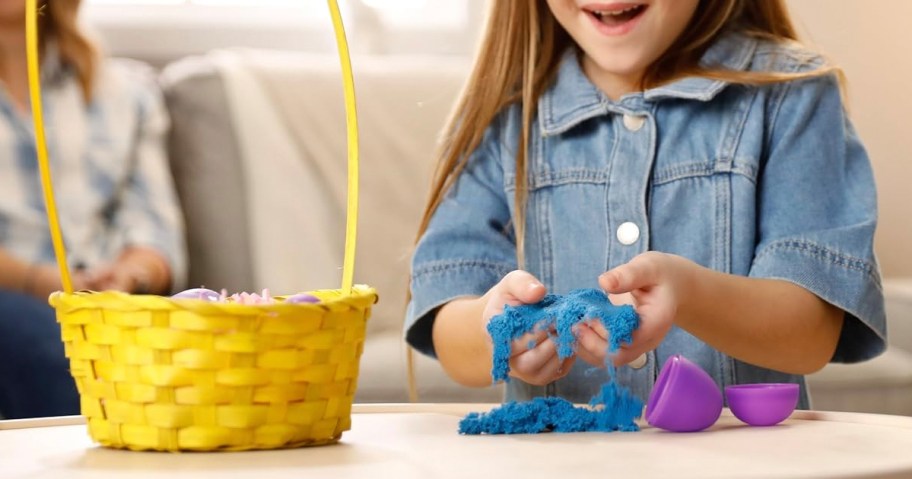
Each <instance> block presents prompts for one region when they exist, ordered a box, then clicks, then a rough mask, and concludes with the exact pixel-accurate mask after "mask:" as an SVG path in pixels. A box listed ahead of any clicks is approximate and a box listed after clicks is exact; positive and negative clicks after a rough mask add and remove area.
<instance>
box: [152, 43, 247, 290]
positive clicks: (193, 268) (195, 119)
mask: <svg viewBox="0 0 912 479" xmlns="http://www.w3.org/2000/svg"><path fill="white" fill-rule="evenodd" d="M161 84H162V89H163V91H164V95H165V101H166V102H167V105H168V110H169V112H170V114H171V121H172V123H171V131H170V134H169V137H168V150H169V155H170V158H171V171H172V174H173V175H174V179H175V184H176V187H177V193H178V196H179V198H180V201H181V205H182V208H183V212H184V220H185V222H186V223H187V250H188V257H189V259H190V265H189V273H188V285H189V286H190V287H200V286H206V287H209V288H213V289H216V290H219V289H221V288H225V289H227V290H228V291H253V284H252V265H251V261H250V255H249V254H248V252H249V250H250V238H249V237H248V234H247V224H246V219H245V218H246V214H245V213H243V212H244V211H245V205H246V190H245V188H244V184H243V178H242V175H241V173H240V169H239V166H240V156H239V150H238V145H237V139H236V137H235V134H234V128H233V125H232V123H231V119H230V116H229V114H228V107H227V104H226V101H225V89H224V85H223V84H222V79H221V77H220V76H219V74H218V72H217V71H216V69H215V67H214V66H212V64H211V63H209V62H206V61H202V60H200V59H199V58H194V57H191V58H186V59H183V60H180V61H178V62H176V63H173V64H171V65H169V66H168V67H167V68H166V69H165V70H164V71H163V72H162V75H161Z"/></svg>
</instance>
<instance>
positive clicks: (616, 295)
mask: <svg viewBox="0 0 912 479" xmlns="http://www.w3.org/2000/svg"><path fill="white" fill-rule="evenodd" d="M696 270H697V265H696V264H695V263H693V262H691V261H689V260H687V259H685V258H683V257H681V256H676V255H671V254H665V253H659V252H655V251H649V252H646V253H643V254H641V255H639V256H637V257H635V258H633V259H632V260H631V261H630V262H629V263H627V264H624V265H621V266H618V267H617V268H614V269H612V270H610V271H607V272H605V273H603V274H602V275H601V276H599V285H600V286H601V287H602V289H604V290H605V292H607V293H608V294H609V298H610V299H611V301H612V303H614V304H625V303H629V304H632V305H633V307H634V308H635V309H636V311H637V313H638V314H639V315H640V327H639V328H638V329H637V330H636V331H634V332H633V342H632V343H631V344H629V345H622V346H621V347H620V348H619V349H618V351H617V352H616V353H614V354H612V357H611V359H612V361H613V363H614V365H615V366H622V365H624V364H627V363H630V362H631V361H633V360H634V359H636V358H637V357H639V356H640V355H642V354H646V353H647V352H649V351H652V350H654V349H655V348H657V347H658V346H659V344H660V343H661V342H662V340H663V339H664V338H665V335H666V334H668V331H669V330H670V329H671V326H672V325H673V324H674V321H675V317H676V316H677V313H678V310H679V309H680V308H682V306H683V305H684V303H685V302H686V301H687V299H688V297H689V295H688V293H687V291H688V286H689V284H691V283H690V281H692V279H691V278H692V277H693V275H694V273H695V272H696ZM628 293H629V294H628ZM577 337H578V341H579V347H578V354H579V356H580V357H581V358H583V360H584V361H586V362H588V363H590V364H593V365H596V366H604V364H605V354H606V349H607V347H608V342H607V338H608V331H606V330H605V328H604V327H602V324H601V322H600V321H597V320H596V321H590V322H587V323H585V324H580V325H579V327H578V328H577Z"/></svg>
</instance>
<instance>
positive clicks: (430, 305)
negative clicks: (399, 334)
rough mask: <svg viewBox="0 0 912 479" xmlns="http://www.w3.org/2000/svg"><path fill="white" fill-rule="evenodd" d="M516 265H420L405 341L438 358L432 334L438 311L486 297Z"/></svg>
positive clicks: (415, 275)
mask: <svg viewBox="0 0 912 479" xmlns="http://www.w3.org/2000/svg"><path fill="white" fill-rule="evenodd" d="M514 269H516V267H515V265H512V264H505V263H496V262H491V261H483V260H475V261H471V260H469V261H445V262H434V263H428V264H424V265H420V266H418V267H416V268H415V269H414V272H413V273H412V278H411V285H410V290H411V295H412V297H411V301H409V304H408V309H407V310H406V316H405V328H404V331H405V340H406V342H407V343H408V344H409V345H410V346H412V347H413V348H415V349H416V350H418V352H420V353H422V354H425V355H427V356H430V357H432V358H436V357H437V354H436V352H435V351H434V341H433V338H432V334H431V332H432V330H433V327H434V319H435V318H436V316H437V310H438V309H439V308H440V307H441V306H443V305H444V304H446V303H448V302H450V301H452V300H454V299H458V298H464V297H478V296H482V295H484V294H485V293H486V292H487V291H488V290H489V289H491V287H492V286H494V285H495V284H497V283H498V282H499V281H500V280H501V278H503V277H504V276H506V274H507V273H509V272H510V271H512V270H514Z"/></svg>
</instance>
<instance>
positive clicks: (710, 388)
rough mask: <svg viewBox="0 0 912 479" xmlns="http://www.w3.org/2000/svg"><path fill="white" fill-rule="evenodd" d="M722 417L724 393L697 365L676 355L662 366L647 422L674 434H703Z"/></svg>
mask: <svg viewBox="0 0 912 479" xmlns="http://www.w3.org/2000/svg"><path fill="white" fill-rule="evenodd" d="M721 414H722V390H721V389H720V388H719V386H718V385H716V382H715V381H713V379H712V377H710V375H709V374H708V373H707V372H706V371H704V370H703V368H701V367H700V366H698V365H697V364H695V363H693V362H691V361H688V360H687V359H685V358H684V357H683V356H681V355H679V354H676V355H674V356H672V357H670V358H668V360H666V361H665V364H664V365H662V370H661V371H660V372H659V377H658V379H656V383H655V386H654V387H653V388H652V392H651V393H649V401H648V402H647V404H646V422H648V423H649V424H650V425H652V426H654V427H658V428H661V429H665V430H666V431H673V432H696V431H702V430H703V429H706V428H708V427H709V426H712V425H713V424H715V422H716V420H718V419H719V415H721Z"/></svg>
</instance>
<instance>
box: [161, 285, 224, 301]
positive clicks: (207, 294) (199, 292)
mask: <svg viewBox="0 0 912 479" xmlns="http://www.w3.org/2000/svg"><path fill="white" fill-rule="evenodd" d="M171 298H173V299H199V300H202V301H219V300H221V295H220V294H219V293H216V292H215V291H212V290H211V289H207V288H193V289H186V290H184V291H181V292H180V293H177V294H175V295H173V296H171Z"/></svg>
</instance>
